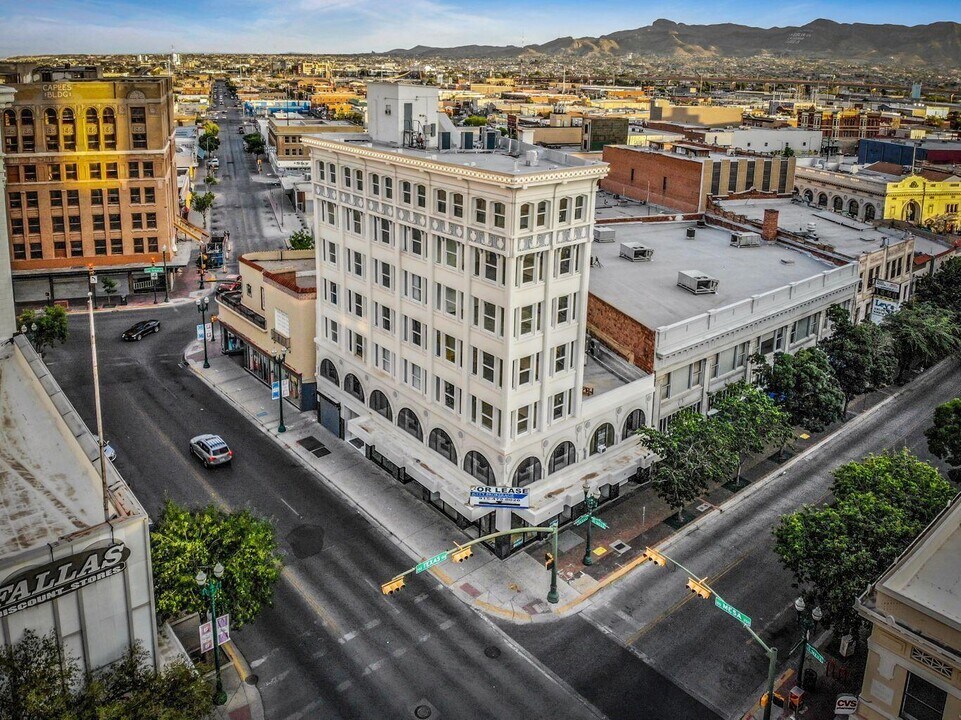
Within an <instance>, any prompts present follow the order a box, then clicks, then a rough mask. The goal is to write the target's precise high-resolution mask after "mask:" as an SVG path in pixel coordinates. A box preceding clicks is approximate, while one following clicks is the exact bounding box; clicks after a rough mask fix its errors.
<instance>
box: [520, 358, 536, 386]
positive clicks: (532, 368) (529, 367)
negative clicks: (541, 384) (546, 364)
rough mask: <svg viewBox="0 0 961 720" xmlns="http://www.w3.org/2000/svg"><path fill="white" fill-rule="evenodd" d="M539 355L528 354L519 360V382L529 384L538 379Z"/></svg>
mask: <svg viewBox="0 0 961 720" xmlns="http://www.w3.org/2000/svg"><path fill="white" fill-rule="evenodd" d="M537 364H538V361H537V355H527V356H525V357H522V358H520V359H519V360H518V361H517V384H518V385H519V386H520V385H529V384H530V383H532V382H536V381H537V379H538V367H537Z"/></svg>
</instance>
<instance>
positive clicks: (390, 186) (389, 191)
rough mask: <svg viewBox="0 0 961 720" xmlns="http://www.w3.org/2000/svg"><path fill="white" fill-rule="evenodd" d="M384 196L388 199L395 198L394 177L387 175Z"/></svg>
mask: <svg viewBox="0 0 961 720" xmlns="http://www.w3.org/2000/svg"><path fill="white" fill-rule="evenodd" d="M384 198H385V199H387V200H393V198H394V179H393V178H389V177H385V178H384Z"/></svg>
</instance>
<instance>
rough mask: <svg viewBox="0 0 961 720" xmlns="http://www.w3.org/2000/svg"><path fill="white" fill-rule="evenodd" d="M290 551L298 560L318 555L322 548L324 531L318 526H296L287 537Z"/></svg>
mask: <svg viewBox="0 0 961 720" xmlns="http://www.w3.org/2000/svg"><path fill="white" fill-rule="evenodd" d="M287 542H289V543H290V549H291V550H293V552H294V556H295V557H296V558H297V559H298V560H303V559H304V558H309V557H310V556H312V555H316V554H317V553H319V552H320V551H321V550H322V549H323V547H324V529H323V528H322V527H321V526H320V525H298V526H297V527H295V528H294V529H293V530H291V531H290V533H289V534H288V535H287Z"/></svg>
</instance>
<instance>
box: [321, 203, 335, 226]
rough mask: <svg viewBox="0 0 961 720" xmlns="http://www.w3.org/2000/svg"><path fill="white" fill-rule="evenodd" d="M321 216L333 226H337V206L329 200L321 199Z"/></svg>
mask: <svg viewBox="0 0 961 720" xmlns="http://www.w3.org/2000/svg"><path fill="white" fill-rule="evenodd" d="M320 216H321V217H322V218H323V219H324V222H325V223H327V224H328V225H330V226H331V227H337V206H336V205H335V204H334V203H332V202H328V201H327V200H321V201H320Z"/></svg>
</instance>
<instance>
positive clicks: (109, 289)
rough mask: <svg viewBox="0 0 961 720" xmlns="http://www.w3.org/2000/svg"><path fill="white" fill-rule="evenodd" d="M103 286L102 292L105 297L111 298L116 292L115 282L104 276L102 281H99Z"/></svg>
mask: <svg viewBox="0 0 961 720" xmlns="http://www.w3.org/2000/svg"><path fill="white" fill-rule="evenodd" d="M100 284H101V285H103V291H104V292H105V293H106V294H107V297H108V298H109V297H113V296H114V295H115V294H116V292H117V281H116V280H114V279H113V278H111V277H107V276H104V278H103V280H101V281H100Z"/></svg>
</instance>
